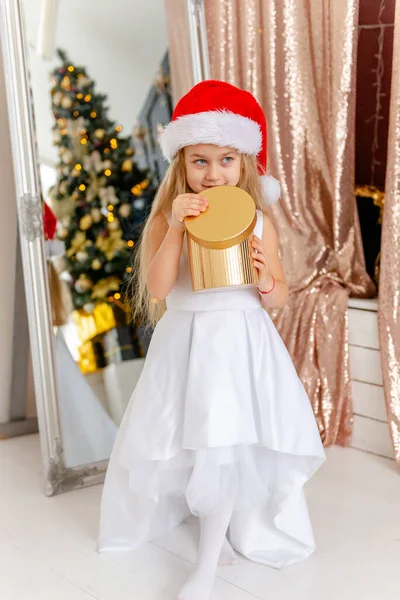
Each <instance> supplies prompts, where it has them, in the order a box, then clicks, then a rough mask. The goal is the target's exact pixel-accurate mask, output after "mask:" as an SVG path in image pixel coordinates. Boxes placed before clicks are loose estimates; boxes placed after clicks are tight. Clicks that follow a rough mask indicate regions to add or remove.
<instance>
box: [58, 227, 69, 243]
mask: <svg viewBox="0 0 400 600" xmlns="http://www.w3.org/2000/svg"><path fill="white" fill-rule="evenodd" d="M68 234H69V231H68V229H67V228H66V227H61V229H60V230H59V232H58V237H59V238H60V240H65V239H66V238H67V237H68Z"/></svg>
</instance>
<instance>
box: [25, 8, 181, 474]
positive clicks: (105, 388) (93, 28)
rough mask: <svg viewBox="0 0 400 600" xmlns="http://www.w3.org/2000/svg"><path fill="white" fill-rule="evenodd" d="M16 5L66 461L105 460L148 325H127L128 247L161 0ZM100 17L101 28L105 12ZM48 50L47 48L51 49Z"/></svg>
mask: <svg viewBox="0 0 400 600" xmlns="http://www.w3.org/2000/svg"><path fill="white" fill-rule="evenodd" d="M40 8H41V3H40V1H39V0H34V1H32V0H29V2H28V1H25V3H24V10H25V22H26V31H27V37H28V42H29V70H30V75H31V86H32V98H33V107H34V114H35V126H36V135H37V146H38V156H39V162H40V177H41V186H42V192H43V197H44V200H45V203H46V204H45V211H44V233H45V248H46V256H47V267H48V278H49V288H50V302H51V310H52V319H53V327H54V335H55V351H56V367H57V373H58V397H59V413H60V426H61V431H62V444H63V448H64V462H65V466H66V467H72V466H76V465H83V464H86V463H90V462H95V461H99V460H103V459H107V458H109V455H110V452H111V449H112V446H113V443H114V440H115V436H116V432H117V429H118V426H119V424H120V422H121V419H122V416H123V413H124V411H125V408H126V406H127V403H128V401H129V398H130V396H131V394H132V390H133V389H134V387H135V384H136V382H137V380H138V378H139V375H140V372H141V369H142V365H143V362H144V357H145V354H146V350H147V347H148V343H149V337H150V333H149V331H146V330H142V329H140V328H138V327H136V326H135V324H134V323H132V322H131V320H130V312H131V311H130V307H129V300H128V292H129V284H130V281H131V278H132V275H133V267H132V250H133V248H134V246H135V243H136V241H137V239H138V236H139V235H140V231H141V227H142V224H143V221H144V219H145V217H146V215H147V213H148V211H149V208H150V206H151V202H152V199H153V197H154V193H155V190H156V188H157V182H158V181H159V179H160V178H161V177H162V176H163V174H164V170H165V164H164V161H163V159H162V156H161V155H160V152H159V150H158V148H157V136H158V134H159V131H160V129H161V128H162V127H163V125H165V124H166V123H168V122H169V120H170V116H171V111H172V99H171V92H170V74H169V64H168V54H167V31H166V23H165V14H164V5H163V3H159V2H157V0H150V1H148V2H146V3H142V2H140V1H139V0H134V1H129V2H128V1H126V0H116V1H115V2H113V3H112V6H111V5H110V3H109V2H105V1H101V2H94V1H91V2H84V3H82V2H78V1H76V0H68V2H67V1H66V0H64V1H61V2H59V6H58V10H57V14H56V15H53V14H49V15H47V17H48V18H47V19H46V14H45V13H44V15H43V13H42V18H43V16H44V21H43V23H42V25H43V26H42V27H41V34H40V36H39V39H37V31H38V18H39V17H38V16H39V14H40ZM111 17H112V26H110V22H111V21H110V19H111ZM53 49H56V50H55V51H53Z"/></svg>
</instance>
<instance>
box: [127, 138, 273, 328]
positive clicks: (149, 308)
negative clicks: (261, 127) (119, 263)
mask: <svg viewBox="0 0 400 600" xmlns="http://www.w3.org/2000/svg"><path fill="white" fill-rule="evenodd" d="M240 158H241V164H240V177H239V181H238V184H237V187H240V188H241V189H243V190H245V191H246V192H247V193H248V194H250V196H251V197H252V198H253V200H254V201H255V204H256V206H257V208H258V209H259V210H261V211H263V212H264V213H265V212H266V207H265V203H264V202H263V199H262V192H261V185H260V177H259V173H258V170H257V160H256V157H255V156H248V155H247V154H241V155H240ZM191 191H192V190H191V189H190V188H189V186H188V184H187V180H186V168H185V158H184V150H183V149H182V150H180V151H179V152H178V153H177V155H176V156H175V158H174V159H173V160H172V162H171V164H170V165H169V167H168V170H167V172H166V174H165V177H164V179H163V181H162V183H161V185H160V187H159V189H158V192H157V194H156V196H155V198H154V201H153V205H152V209H151V212H150V215H149V217H148V219H147V222H146V224H145V226H144V229H143V232H142V235H141V239H140V241H139V242H138V244H137V247H136V249H135V253H134V260H133V277H132V313H133V315H132V316H133V320H134V321H135V322H136V323H141V324H148V325H153V326H154V325H155V324H156V323H157V321H158V320H159V319H160V318H161V317H162V315H163V313H164V311H165V301H162V302H157V303H154V302H152V299H151V297H150V294H149V291H148V289H147V271H148V268H149V262H150V243H149V237H150V234H151V230H152V227H153V224H154V220H155V219H156V217H158V216H159V215H164V217H165V218H167V216H168V215H169V214H170V213H171V209H172V203H173V201H174V200H175V198H176V197H177V196H179V194H185V193H190V192H191Z"/></svg>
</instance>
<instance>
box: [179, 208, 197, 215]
mask: <svg viewBox="0 0 400 600" xmlns="http://www.w3.org/2000/svg"><path fill="white" fill-rule="evenodd" d="M200 212H201V211H200V210H198V209H197V208H188V209H186V210H184V211H183V216H184V217H198V216H199V214H200Z"/></svg>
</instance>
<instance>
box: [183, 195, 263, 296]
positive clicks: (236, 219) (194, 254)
mask: <svg viewBox="0 0 400 600" xmlns="http://www.w3.org/2000/svg"><path fill="white" fill-rule="evenodd" d="M199 196H202V197H205V198H207V200H208V207H207V210H206V211H205V212H204V213H201V214H200V215H199V216H198V217H186V219H185V225H186V231H187V243H188V250H189V262H190V272H191V277H192V287H193V290H194V291H196V292H198V291H202V290H207V289H214V288H222V287H227V286H243V285H246V286H248V285H256V284H257V281H258V276H257V271H256V269H255V268H254V266H253V261H252V259H251V256H250V251H251V250H250V239H251V237H252V234H253V230H254V227H255V224H256V221H257V213H256V205H255V203H254V200H253V198H252V197H251V196H250V195H249V194H248V193H247V192H245V191H244V190H241V189H240V188H237V187H234V186H228V185H225V186H219V187H214V188H210V189H208V190H205V191H204V192H201V194H199Z"/></svg>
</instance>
